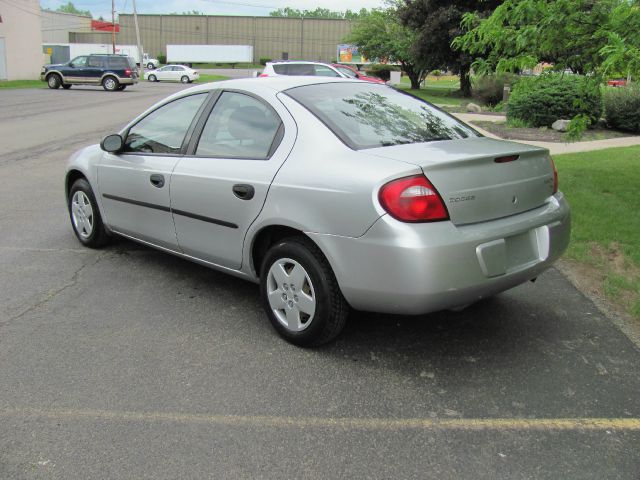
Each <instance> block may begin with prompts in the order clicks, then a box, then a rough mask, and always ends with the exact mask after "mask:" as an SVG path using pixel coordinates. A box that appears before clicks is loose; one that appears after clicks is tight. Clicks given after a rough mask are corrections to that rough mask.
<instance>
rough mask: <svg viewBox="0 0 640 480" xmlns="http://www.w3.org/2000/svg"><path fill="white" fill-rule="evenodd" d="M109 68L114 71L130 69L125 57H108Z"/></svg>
mask: <svg viewBox="0 0 640 480" xmlns="http://www.w3.org/2000/svg"><path fill="white" fill-rule="evenodd" d="M109 68H113V69H115V70H125V69H127V68H130V66H129V62H128V61H127V59H126V58H125V57H109Z"/></svg>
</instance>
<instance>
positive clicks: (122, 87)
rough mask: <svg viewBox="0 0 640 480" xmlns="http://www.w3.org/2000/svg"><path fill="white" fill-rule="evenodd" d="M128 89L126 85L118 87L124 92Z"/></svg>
mask: <svg viewBox="0 0 640 480" xmlns="http://www.w3.org/2000/svg"><path fill="white" fill-rule="evenodd" d="M126 88H127V86H126V85H120V86H119V87H118V90H120V91H122V90H124V89H126Z"/></svg>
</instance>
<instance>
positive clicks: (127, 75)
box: [124, 68, 131, 77]
mask: <svg viewBox="0 0 640 480" xmlns="http://www.w3.org/2000/svg"><path fill="white" fill-rule="evenodd" d="M124 76H125V77H130V76H131V70H129V69H128V68H127V69H126V70H125V71H124Z"/></svg>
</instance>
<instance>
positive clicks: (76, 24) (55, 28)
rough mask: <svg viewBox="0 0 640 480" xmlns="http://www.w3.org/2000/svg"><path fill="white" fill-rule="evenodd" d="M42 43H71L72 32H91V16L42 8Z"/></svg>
mask: <svg viewBox="0 0 640 480" xmlns="http://www.w3.org/2000/svg"><path fill="white" fill-rule="evenodd" d="M41 14H42V43H69V33H70V32H83V33H91V17H86V16H84V15H75V14H73V13H63V12H52V11H51V10H42V12H41Z"/></svg>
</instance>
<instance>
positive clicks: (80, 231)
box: [67, 178, 111, 248]
mask: <svg viewBox="0 0 640 480" xmlns="http://www.w3.org/2000/svg"><path fill="white" fill-rule="evenodd" d="M67 207H68V208H69V218H70V219H71V227H72V228H73V232H74V233H75V234H76V237H78V240H80V243H82V244H83V245H84V246H86V247H90V248H99V247H102V246H104V245H106V244H107V243H109V241H110V240H111V236H110V235H109V233H108V232H107V230H106V229H105V227H104V224H103V223H102V217H101V216H100V210H99V209H98V204H97V202H96V197H95V196H94V194H93V190H92V189H91V185H89V182H87V180H85V179H84V178H79V179H78V180H76V181H75V182H74V183H73V185H72V186H71V189H70V190H69V198H68V199H67Z"/></svg>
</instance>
